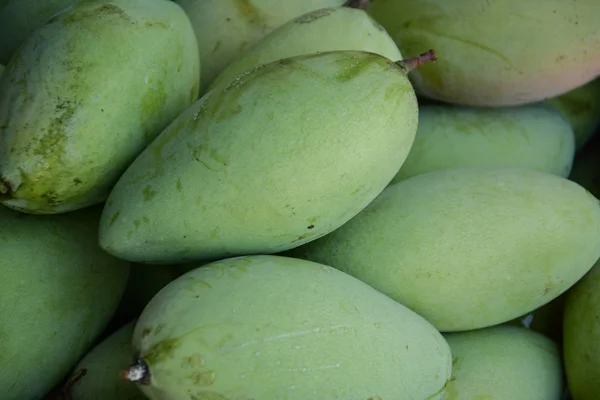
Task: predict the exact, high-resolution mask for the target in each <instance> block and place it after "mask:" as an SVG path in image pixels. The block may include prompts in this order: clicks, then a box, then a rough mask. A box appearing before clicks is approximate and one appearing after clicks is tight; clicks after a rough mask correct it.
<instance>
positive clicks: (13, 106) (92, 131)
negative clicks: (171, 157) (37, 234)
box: [0, 0, 199, 214]
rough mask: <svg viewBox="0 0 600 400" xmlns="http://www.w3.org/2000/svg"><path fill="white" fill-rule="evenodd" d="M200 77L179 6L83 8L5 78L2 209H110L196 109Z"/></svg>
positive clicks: (153, 2) (61, 21) (156, 0)
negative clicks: (124, 181) (117, 191)
mask: <svg viewBox="0 0 600 400" xmlns="http://www.w3.org/2000/svg"><path fill="white" fill-rule="evenodd" d="M124 37H126V38H127V40H123V38H124ZM198 69H199V58H198V52H197V47H196V40H195V36H194V32H193V29H192V27H191V24H190V22H189V20H188V18H187V16H186V15H185V13H184V12H183V10H181V8H180V7H178V6H177V5H176V4H174V3H173V2H170V1H167V0H115V1H111V2H108V1H104V0H97V1H81V2H79V3H77V4H76V5H75V6H73V7H72V8H70V9H69V10H67V11H65V12H63V13H61V14H59V15H57V16H55V17H54V18H52V19H51V20H50V21H48V22H47V23H46V24H45V25H43V26H42V27H41V28H39V29H38V30H36V31H35V32H34V33H33V34H32V35H31V36H29V37H28V39H27V40H26V41H25V43H24V44H23V46H22V47H21V48H20V49H19V51H17V53H16V54H15V55H14V57H13V58H12V59H11V61H10V63H9V64H8V66H7V69H6V71H5V73H4V74H2V77H1V78H0V194H3V196H1V197H0V198H1V200H2V203H3V204H4V205H6V206H9V207H11V208H14V209H17V210H20V211H23V212H28V213H36V214H55V213H64V212H68V211H72V210H75V209H81V208H84V207H87V206H90V205H93V204H96V203H100V202H102V201H104V200H105V199H106V196H107V195H108V192H109V191H110V189H111V188H112V186H113V185H114V183H115V182H116V180H117V179H118V178H119V176H120V175H121V174H122V173H123V171H124V170H125V169H126V168H127V166H128V165H129V164H130V163H131V162H132V161H133V159H135V157H136V156H137V155H138V154H139V153H140V152H141V151H142V150H143V149H144V148H145V146H146V145H147V144H148V143H150V141H152V139H154V138H155V137H156V136H157V135H158V134H159V133H160V132H161V131H162V130H163V129H164V128H165V127H166V126H167V124H168V123H169V122H171V120H173V119H174V118H175V117H176V116H177V115H178V114H179V113H180V112H181V111H183V110H184V109H185V108H186V107H188V106H189V105H190V104H192V103H193V101H194V100H195V98H196V97H197V94H198V85H199V83H198V74H199V70H198ZM32 116H34V117H32Z"/></svg>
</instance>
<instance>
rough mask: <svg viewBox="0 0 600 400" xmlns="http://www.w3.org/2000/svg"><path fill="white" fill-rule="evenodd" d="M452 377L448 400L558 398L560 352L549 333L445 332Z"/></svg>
mask: <svg viewBox="0 0 600 400" xmlns="http://www.w3.org/2000/svg"><path fill="white" fill-rule="evenodd" d="M444 337H445V338H446V340H447V342H448V344H449V345H450V349H451V350H452V378H451V379H450V382H449V383H448V387H447V389H446V394H445V396H444V400H467V399H469V400H475V399H482V400H483V399H499V400H500V399H506V400H508V399H527V400H560V399H561V395H562V389H563V377H562V366H561V359H560V351H559V349H558V346H557V345H556V343H554V342H553V341H551V340H550V339H548V338H547V337H545V336H543V335H541V334H539V333H536V332H533V331H530V330H528V329H525V328H519V327H516V326H495V327H491V328H486V329H479V330H475V331H470V332H459V333H450V334H446V335H444Z"/></svg>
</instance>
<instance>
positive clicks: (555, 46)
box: [367, 0, 600, 106]
mask: <svg viewBox="0 0 600 400" xmlns="http://www.w3.org/2000/svg"><path fill="white" fill-rule="evenodd" d="M367 12H369V14H370V15H371V16H372V17H373V18H374V19H375V20H377V21H378V22H379V23H380V24H381V25H383V27H384V28H385V29H386V30H387V31H388V32H389V33H390V35H391V36H392V38H394V40H395V41H396V44H397V45H398V47H399V48H400V51H401V52H402V54H411V53H415V51H420V49H422V48H433V49H435V50H436V51H437V52H438V56H439V57H438V63H437V64H435V65H433V64H430V65H425V66H423V68H421V69H419V70H418V71H417V72H416V73H415V74H413V75H412V76H411V81H412V82H413V84H414V86H415V90H416V91H417V93H418V94H419V95H422V96H425V97H430V98H433V99H436V100H441V101H444V102H446V103H452V104H458V105H466V106H516V105H523V104H527V103H533V102H538V101H542V100H545V99H547V98H551V97H556V96H560V95H562V94H565V93H566V92H568V91H571V90H573V89H575V88H577V87H579V86H581V85H584V84H586V83H588V82H590V81H591V80H592V79H594V78H595V77H596V76H598V75H600V24H598V16H599V15H600V2H598V1H597V0H573V1H568V2H565V1H563V0H531V1H521V0H495V1H484V2H478V3H477V4H476V5H474V3H473V1H472V0H447V1H443V2H442V1H439V0H377V1H374V2H373V3H372V5H371V6H370V7H369V8H367Z"/></svg>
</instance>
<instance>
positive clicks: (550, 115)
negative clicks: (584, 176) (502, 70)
mask: <svg viewBox="0 0 600 400" xmlns="http://www.w3.org/2000/svg"><path fill="white" fill-rule="evenodd" d="M574 156H575V136H574V134H573V129H572V127H571V125H570V124H569V122H568V121H567V120H566V119H565V118H564V117H562V116H561V115H560V114H559V113H558V112H556V111H553V110H549V109H547V108H544V107H539V106H520V107H504V108H472V107H456V106H448V105H424V106H421V107H420V108H419V125H418V127H417V134H416V137H415V141H414V143H413V146H412V147H411V149H410V152H409V153H408V158H407V159H406V161H405V162H404V164H403V165H402V167H401V168H400V171H398V173H397V174H396V176H395V177H394V179H392V183H396V182H399V181H401V180H404V179H408V178H410V177H412V176H415V175H419V174H423V173H426V172H431V171H436V170H439V169H449V168H455V167H514V168H525V169H532V170H536V171H542V172H548V173H552V174H556V175H560V176H563V177H567V176H568V175H569V172H570V171H571V166H572V163H573V158H574Z"/></svg>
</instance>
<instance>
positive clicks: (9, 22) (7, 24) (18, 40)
mask: <svg viewBox="0 0 600 400" xmlns="http://www.w3.org/2000/svg"><path fill="white" fill-rule="evenodd" d="M77 1H78V0H1V1H0V38H2V39H0V63H2V64H8V62H9V61H10V59H11V58H12V56H13V55H14V54H15V53H16V51H17V49H18V48H19V47H20V46H21V45H22V44H23V42H24V41H25V40H26V39H27V37H28V36H29V35H31V34H32V33H33V32H34V31H35V30H36V29H38V28H39V27H40V26H42V25H43V24H44V22H46V21H47V20H48V19H50V18H51V17H52V16H54V15H55V14H57V13H58V12H60V11H62V10H64V9H65V8H67V7H69V6H71V5H72V4H75V3H76V2H77Z"/></svg>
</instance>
